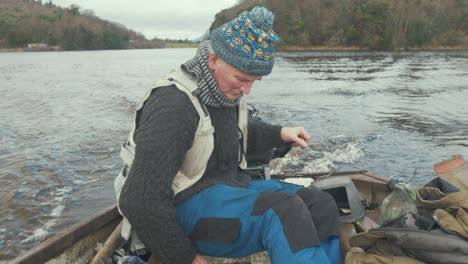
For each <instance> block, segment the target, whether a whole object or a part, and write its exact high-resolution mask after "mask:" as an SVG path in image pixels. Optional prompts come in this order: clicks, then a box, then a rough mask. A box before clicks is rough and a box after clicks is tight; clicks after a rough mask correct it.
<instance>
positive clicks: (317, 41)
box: [210, 0, 468, 50]
mask: <svg viewBox="0 0 468 264" xmlns="http://www.w3.org/2000/svg"><path fill="white" fill-rule="evenodd" d="M254 5H264V6H266V7H268V8H269V9H270V10H273V11H274V13H275V24H274V29H275V31H276V32H277V33H278V34H279V35H280V36H281V43H282V44H283V45H301V46H308V45H315V46H320V45H326V46H356V47H362V48H369V49H378V50H388V49H401V48H411V47H430V46H431V45H448V46H451V45H465V46H468V0H443V1H439V0H301V1H297V0H296V1H294V0H251V1H243V2H240V3H239V4H238V5H237V6H234V7H232V8H230V9H226V10H223V11H222V12H220V13H218V14H217V15H216V19H215V22H214V23H213V24H212V25H211V27H210V29H211V30H212V29H214V28H216V27H218V26H220V25H221V24H223V23H225V22H227V21H229V20H231V19H233V18H234V17H235V16H236V15H237V14H238V13H239V12H240V11H243V10H250V9H251V8H252V7H253V6H254Z"/></svg>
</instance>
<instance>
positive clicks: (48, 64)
mask: <svg viewBox="0 0 468 264" xmlns="http://www.w3.org/2000/svg"><path fill="white" fill-rule="evenodd" d="M194 53H195V50H194V49H183V50H178V49H170V50H129V51H89V52H88V51H86V52H45V53H34V52H33V53H0V93H1V94H2V103H1V104H0V144H1V145H2V149H0V185H1V186H2V191H1V192H0V200H1V203H0V262H2V260H7V259H11V258H13V257H14V256H17V255H18V254H19V253H20V252H23V251H25V250H27V249H29V248H31V247H32V246H34V245H35V244H37V243H39V242H40V241H41V240H43V239H45V238H47V237H50V236H51V235H53V234H55V233H56V232H57V231H58V230H60V229H62V228H64V227H67V226H69V225H70V224H73V223H76V222H77V221H78V220H80V219H82V218H84V217H86V216H89V215H91V214H93V213H95V212H96V211H97V210H99V209H100V208H103V207H105V206H108V205H110V204H112V203H114V193H113V189H112V181H113V178H114V177H115V175H117V172H118V171H119V169H120V166H121V161H120V158H119V156H118V152H119V145H120V144H121V143H122V142H123V141H124V140H125V139H126V137H127V134H128V131H129V129H130V125H131V118H132V113H133V110H134V109H135V107H136V106H137V105H138V104H139V101H140V99H141V97H142V96H143V94H144V91H145V90H146V88H148V87H150V86H151V84H152V83H154V81H155V80H156V79H158V78H159V77H160V76H162V75H163V74H165V73H166V72H167V71H168V70H170V69H171V68H173V67H175V66H176V65H177V64H178V63H181V62H183V61H185V60H186V59H188V58H190V57H191V56H193V55H194ZM276 61H277V63H276V65H275V68H274V71H273V73H272V74H271V75H270V76H267V77H265V78H263V80H262V81H260V82H258V83H256V84H255V85H254V87H253V89H252V93H251V95H249V96H248V99H249V102H250V103H253V104H254V105H255V107H256V108H257V109H258V110H259V111H260V116H261V117H263V118H264V119H266V120H267V121H270V122H273V123H279V124H282V125H285V126H286V125H287V126H290V125H298V124H299V125H303V126H304V127H306V128H307V129H308V130H309V131H310V133H311V134H312V136H313V143H312V144H311V146H309V147H308V148H306V149H294V150H293V151H291V152H290V153H289V154H288V155H287V156H286V157H285V158H283V159H280V160H275V161H273V163H272V165H273V167H274V170H275V171H276V172H281V171H283V172H286V171H296V172H297V171H304V172H312V171H328V170H330V169H337V170H352V169H367V170H369V171H371V172H374V173H375V174H380V175H384V176H388V177H393V176H394V177H399V178H401V179H403V180H408V179H409V178H411V176H413V173H414V171H415V168H417V171H418V173H417V175H416V178H415V179H414V180H413V183H415V184H424V183H425V182H427V181H428V180H429V179H430V178H431V177H433V176H434V173H433V171H432V167H431V166H432V164H434V163H436V162H439V161H441V160H443V159H446V158H448V157H450V156H451V155H453V154H461V155H464V156H465V158H467V159H468V109H467V108H466V101H467V100H468V86H467V83H468V52H396V53H387V52H376V53H373V52H297V53H279V54H278V56H277V59H276Z"/></svg>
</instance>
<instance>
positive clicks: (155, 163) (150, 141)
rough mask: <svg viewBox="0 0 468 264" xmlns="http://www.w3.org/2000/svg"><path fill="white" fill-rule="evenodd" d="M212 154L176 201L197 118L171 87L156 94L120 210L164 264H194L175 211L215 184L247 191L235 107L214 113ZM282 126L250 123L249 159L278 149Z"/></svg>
mask: <svg viewBox="0 0 468 264" xmlns="http://www.w3.org/2000/svg"><path fill="white" fill-rule="evenodd" d="M207 109H208V112H209V113H210V117H211V120H212V124H213V126H214V128H215V134H214V140H215V143H214V144H215V147H214V151H213V153H212V155H211V157H210V159H209V161H208V165H207V169H206V172H205V174H204V175H203V177H202V178H201V180H200V181H199V182H197V183H196V184H195V185H193V186H192V187H190V188H189V189H187V190H184V191H183V192H181V193H179V194H177V196H175V197H174V192H173V191H172V188H171V185H172V181H173V179H174V176H175V175H176V173H177V171H178V170H179V167H180V165H181V164H182V162H183V160H184V156H185V153H186V152H187V151H188V150H189V148H190V147H191V145H192V142H193V140H194V135H195V131H196V129H197V125H198V121H199V116H198V113H197V111H196V110H195V108H194V106H193V105H192V103H191V102H190V99H189V98H188V97H187V95H185V94H184V93H183V92H181V91H179V90H178V89H177V88H176V87H175V86H167V87H162V88H159V89H156V90H155V91H154V92H153V94H152V95H151V96H150V98H149V99H148V100H147V101H146V102H145V104H144V106H143V109H142V113H141V115H140V116H139V118H138V119H137V128H136V131H135V143H136V150H135V159H134V161H133V165H132V167H131V170H130V173H129V175H128V176H127V177H128V178H127V179H126V182H125V185H124V187H123V189H122V192H121V195H120V200H119V206H120V209H121V211H122V213H123V214H124V215H125V217H127V219H128V220H129V221H130V223H131V224H132V226H133V228H135V231H136V232H137V234H138V237H139V238H140V239H141V241H142V242H143V243H144V244H145V246H146V247H147V248H148V249H149V250H150V251H151V252H152V254H154V255H156V256H158V258H159V259H160V260H161V261H162V262H163V263H165V264H172V263H174V264H175V263H177V264H185V263H192V260H193V259H194V258H195V255H196V254H197V251H196V249H195V248H194V247H193V246H192V244H191V241H190V240H189V239H188V238H187V237H186V236H185V235H184V234H183V232H182V229H181V228H180V227H179V226H178V225H177V223H176V210H175V206H176V205H177V204H178V203H180V202H182V201H185V200H187V199H189V198H190V197H191V196H192V195H194V194H196V193H198V192H200V191H201V190H203V189H205V188H208V187H210V186H213V185H216V184H226V185H231V186H236V187H246V186H247V185H248V182H249V181H250V177H249V176H248V175H247V174H245V173H243V172H242V171H241V170H240V169H239V167H238V164H239V161H238V159H239V148H240V142H239V137H238V129H237V108H236V107H230V108H212V107H208V106H207ZM280 131H281V127H280V126H273V125H270V124H267V123H265V122H263V121H261V120H259V119H255V120H252V121H249V132H248V133H249V135H248V147H247V150H248V152H247V159H249V156H251V155H252V156H253V155H257V156H258V152H259V151H260V152H268V151H271V150H272V149H273V148H275V147H279V146H281V144H282V142H281V139H280Z"/></svg>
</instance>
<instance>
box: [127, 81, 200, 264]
mask: <svg viewBox="0 0 468 264" xmlns="http://www.w3.org/2000/svg"><path fill="white" fill-rule="evenodd" d="M198 122H199V116H198V113H197V112H196V110H195V108H194V106H193V104H192V103H191V102H190V99H189V98H188V97H187V96H186V95H185V94H184V93H183V92H181V91H179V90H178V89H177V88H175V87H173V86H169V87H163V88H159V89H157V90H156V91H154V92H153V94H152V95H151V96H150V98H149V99H148V100H147V101H146V103H145V105H144V107H143V109H142V113H141V115H140V118H139V120H138V127H137V129H136V131H135V143H136V149H135V159H134V161H133V165H132V168H131V170H130V173H129V175H128V176H127V177H128V178H127V179H126V182H125V185H124V187H123V189H122V192H121V196H120V200H119V206H120V209H121V210H122V213H123V214H124V215H125V217H127V219H128V220H129V222H130V223H131V224H132V227H133V228H134V229H135V231H136V233H137V235H138V237H139V238H140V239H141V241H142V242H143V244H144V245H145V246H146V247H147V248H148V249H149V250H150V251H151V252H152V254H155V255H156V256H157V257H158V258H159V259H160V260H161V261H162V262H163V263H181V264H184V263H192V261H193V259H194V258H195V256H196V254H197V252H196V249H195V248H194V247H193V246H192V244H191V242H190V240H189V239H188V238H187V237H186V236H185V235H184V233H183V231H182V229H181V228H180V227H179V226H178V225H177V223H176V209H175V205H174V203H173V200H174V192H173V190H172V188H171V185H172V181H173V179H174V176H175V175H176V173H177V171H178V170H179V168H180V166H181V164H182V162H183V160H184V156H185V153H186V152H187V151H188V149H189V148H190V147H191V145H192V143H193V140H194V135H195V132H196V128H197V126H198Z"/></svg>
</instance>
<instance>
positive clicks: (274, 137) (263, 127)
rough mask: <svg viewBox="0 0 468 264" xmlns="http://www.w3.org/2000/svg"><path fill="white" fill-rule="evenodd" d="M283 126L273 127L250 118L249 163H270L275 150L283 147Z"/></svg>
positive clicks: (257, 119)
mask: <svg viewBox="0 0 468 264" xmlns="http://www.w3.org/2000/svg"><path fill="white" fill-rule="evenodd" d="M281 128H282V127H281V126H277V125H271V124H268V123H266V122H264V121H263V120H261V119H260V118H258V117H249V126H248V138H247V153H246V154H247V161H248V162H249V163H257V162H259V163H268V162H270V159H271V157H272V151H273V148H277V147H280V146H282V144H283V142H282V141H281Z"/></svg>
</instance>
